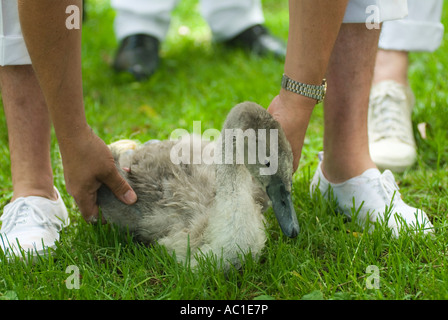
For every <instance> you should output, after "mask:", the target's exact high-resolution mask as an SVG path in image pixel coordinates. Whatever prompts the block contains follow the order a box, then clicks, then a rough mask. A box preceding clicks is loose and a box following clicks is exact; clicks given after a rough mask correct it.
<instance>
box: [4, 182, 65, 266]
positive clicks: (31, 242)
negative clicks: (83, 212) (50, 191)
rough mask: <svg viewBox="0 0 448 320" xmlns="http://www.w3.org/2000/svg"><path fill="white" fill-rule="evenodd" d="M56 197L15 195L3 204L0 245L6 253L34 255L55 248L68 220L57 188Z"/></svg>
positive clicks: (8, 254) (19, 255) (11, 254)
mask: <svg viewBox="0 0 448 320" xmlns="http://www.w3.org/2000/svg"><path fill="white" fill-rule="evenodd" d="M55 190H56V193H57V195H58V199H57V200H55V201H52V200H49V199H47V198H43V197H37V196H29V197H21V198H17V199H16V200H15V201H14V202H12V203H9V204H7V205H6V206H5V207H4V210H3V215H2V216H1V217H0V220H1V221H2V227H1V229H0V249H1V250H3V252H4V253H5V255H6V256H7V257H11V256H13V255H15V256H18V257H22V250H23V252H25V256H26V255H31V256H37V255H42V254H45V253H46V252H47V251H48V248H53V249H54V248H55V243H56V242H57V241H58V240H59V232H60V231H61V230H62V228H63V227H66V226H68V224H69V223H70V220H69V217H68V212H67V208H66V207H65V204H64V202H63V201H62V198H61V195H60V194H59V191H58V190H57V189H56V188H55Z"/></svg>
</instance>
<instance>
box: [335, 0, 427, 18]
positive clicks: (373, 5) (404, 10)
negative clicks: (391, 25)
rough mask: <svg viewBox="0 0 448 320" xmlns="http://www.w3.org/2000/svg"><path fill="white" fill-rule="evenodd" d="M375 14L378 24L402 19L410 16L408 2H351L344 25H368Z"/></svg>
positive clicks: (361, 0) (390, 0)
mask: <svg viewBox="0 0 448 320" xmlns="http://www.w3.org/2000/svg"><path fill="white" fill-rule="evenodd" d="M422 2H423V1H422ZM373 12H377V13H378V16H376V18H378V21H374V22H378V23H380V22H383V21H388V20H395V19H402V18H404V17H406V15H407V14H408V6H407V0H350V1H349V2H348V5H347V10H346V12H345V16H344V23H366V22H367V21H368V20H369V16H371V15H372V13H373Z"/></svg>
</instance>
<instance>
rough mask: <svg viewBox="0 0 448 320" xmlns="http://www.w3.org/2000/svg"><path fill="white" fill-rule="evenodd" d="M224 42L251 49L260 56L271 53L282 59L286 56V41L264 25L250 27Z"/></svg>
mask: <svg viewBox="0 0 448 320" xmlns="http://www.w3.org/2000/svg"><path fill="white" fill-rule="evenodd" d="M224 43H225V44H226V45H229V46H232V47H240V48H243V49H246V50H249V51H250V52H252V53H255V54H257V55H260V56H261V55H268V54H271V55H274V56H275V57H277V58H280V59H284V58H285V56H286V43H285V42H284V41H282V40H281V39H279V38H276V37H274V36H272V35H271V34H270V33H269V31H268V29H267V28H266V27H265V26H262V25H255V26H253V27H250V28H249V29H246V30H244V31H243V32H241V33H240V34H238V35H236V36H235V37H233V38H232V39H230V40H227V41H225V42H224Z"/></svg>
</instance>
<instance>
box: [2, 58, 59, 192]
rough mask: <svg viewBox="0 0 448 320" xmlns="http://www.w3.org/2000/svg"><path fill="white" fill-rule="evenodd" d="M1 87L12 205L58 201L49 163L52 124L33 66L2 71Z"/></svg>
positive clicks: (5, 68) (10, 67)
mask: <svg viewBox="0 0 448 320" xmlns="http://www.w3.org/2000/svg"><path fill="white" fill-rule="evenodd" d="M0 86H1V89H2V98H3V105H4V110H5V115H6V121H7V125H8V136H9V148H10V153H11V175H12V183H13V198H12V201H13V200H15V199H17V198H19V197H24V196H41V197H45V198H48V199H51V200H56V198H57V195H56V193H55V191H54V188H53V172H52V168H51V161H50V128H51V123H50V119H49V115H48V110H47V107H46V104H45V100H44V97H43V95H42V92H41V90H40V87H39V84H38V82H37V79H36V77H35V75H34V71H33V69H32V67H31V65H24V66H7V67H1V68H0ZM18 88H20V90H18Z"/></svg>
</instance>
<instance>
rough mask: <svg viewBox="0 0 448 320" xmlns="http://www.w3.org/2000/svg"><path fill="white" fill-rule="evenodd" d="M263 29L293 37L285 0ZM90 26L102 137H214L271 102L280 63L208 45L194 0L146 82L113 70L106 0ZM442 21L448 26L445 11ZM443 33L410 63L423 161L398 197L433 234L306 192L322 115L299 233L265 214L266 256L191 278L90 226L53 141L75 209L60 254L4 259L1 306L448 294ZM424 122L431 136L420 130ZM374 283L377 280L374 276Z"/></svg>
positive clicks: (300, 204)
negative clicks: (236, 112) (371, 218)
mask: <svg viewBox="0 0 448 320" xmlns="http://www.w3.org/2000/svg"><path fill="white" fill-rule="evenodd" d="M263 5H264V11H265V17H266V25H267V26H268V27H269V28H270V29H271V31H272V33H274V34H275V35H277V36H279V37H282V38H284V39H286V37H287V33H288V22H287V21H288V13H287V1H286V0H282V1H276V0H265V1H263ZM87 12H88V15H87V20H86V21H85V24H84V31H83V76H84V92H85V104H86V113H87V117H88V122H89V124H90V125H91V126H92V128H93V129H94V131H95V132H96V133H97V134H98V135H99V136H100V137H101V138H103V139H104V141H106V143H110V142H113V141H115V140H117V139H121V138H132V139H137V140H140V141H142V142H144V141H146V140H149V139H167V138H169V135H170V133H171V132H172V131H173V130H174V129H176V128H184V129H187V130H188V131H192V126H193V121H201V126H202V130H203V131H204V130H206V129H209V128H217V129H220V128H221V125H222V122H223V120H224V118H225V116H226V114H227V112H228V111H229V109H230V108H231V107H232V106H234V105H235V104H237V103H239V102H242V101H245V100H251V101H255V102H257V103H259V104H261V105H262V106H264V107H267V106H268V105H269V103H270V101H271V99H272V98H273V97H274V96H275V95H276V94H277V93H278V91H279V84H280V78H281V75H282V72H283V64H282V62H281V61H277V60H274V59H272V58H270V57H267V58H258V57H254V56H251V55H249V54H246V53H245V52H242V51H240V50H230V49H228V48H225V47H224V46H222V45H219V44H216V43H213V41H212V36H211V33H210V30H209V29H208V26H207V25H206V23H205V22H204V20H203V19H202V18H201V16H200V14H199V9H198V3H197V1H193V0H184V1H181V2H180V5H179V6H178V7H177V8H176V10H175V12H174V14H173V19H172V24H171V28H170V32H169V35H168V38H167V41H166V42H164V43H163V45H162V51H161V54H162V63H161V66H160V69H159V71H158V72H157V73H156V74H155V75H154V76H153V77H152V78H151V79H150V80H149V81H147V82H142V83H139V82H135V81H133V79H132V77H130V76H128V75H117V74H115V73H114V72H113V70H112V69H111V67H110V64H111V62H112V60H113V56H114V52H115V48H116V45H117V43H116V40H115V37H114V32H113V19H114V11H113V10H112V9H111V8H110V6H109V2H108V1H104V0H88V7H87ZM443 23H444V24H445V26H446V27H448V8H445V10H444V17H443ZM447 40H448V33H447V34H446V35H445V41H444V43H443V45H442V47H441V48H440V49H439V50H438V51H437V52H435V53H433V54H430V53H415V54H412V55H411V66H410V79H411V85H412V88H413V90H414V92H415V94H416V96H417V105H416V108H415V111H414V113H413V122H414V129H415V135H416V139H417V143H418V163H417V164H416V165H415V166H414V167H412V168H411V169H409V170H407V171H406V172H404V173H402V174H395V177H396V179H397V182H398V184H399V186H400V188H401V192H402V194H403V198H404V200H405V201H406V202H407V203H409V204H411V205H414V206H421V207H423V208H424V209H425V211H426V212H427V214H428V216H429V217H430V219H431V221H432V222H433V224H434V226H435V228H436V233H435V235H434V237H423V236H411V235H403V236H402V237H400V238H399V239H394V238H392V237H391V234H390V232H389V231H387V230H385V229H383V228H378V229H376V230H375V231H374V232H373V233H372V234H368V233H364V232H362V230H361V229H360V228H359V227H358V226H356V225H355V224H353V223H352V222H349V221H347V220H346V219H344V217H342V216H341V215H338V214H337V213H335V205H334V204H331V203H330V204H328V203H326V202H325V201H323V200H322V199H321V198H319V197H318V196H317V197H314V198H311V197H310V196H309V191H308V190H309V181H310V177H311V175H312V174H313V173H314V170H315V168H316V165H317V152H318V151H320V150H321V148H322V133H323V126H322V124H323V119H322V116H323V114H322V107H321V106H317V107H316V108H315V111H314V113H313V117H312V119H311V123H310V126H309V129H308V132H307V138H306V144H305V147H304V151H303V156H302V160H301V164H300V167H299V170H298V171H297V172H296V174H295V176H294V185H293V189H294V193H293V200H294V203H295V208H296V212H297V215H298V219H299V223H300V225H301V233H300V234H299V236H298V237H297V238H295V239H287V238H285V237H284V236H283V235H282V234H281V231H280V229H279V226H278V225H277V224H276V223H275V218H274V215H273V213H272V211H269V212H268V213H267V219H268V222H269V227H268V230H267V231H268V241H267V243H266V248H265V250H264V251H263V254H262V257H261V260H260V261H252V260H250V259H249V261H248V262H247V263H246V264H245V265H244V266H243V268H242V269H241V270H230V272H229V273H228V274H223V273H222V272H220V271H219V270H218V269H217V268H216V264H214V263H213V262H212V261H202V262H201V263H200V265H199V269H198V271H197V272H193V271H191V269H189V268H188V266H185V265H181V264H178V263H176V262H175V260H174V258H173V257H172V255H171V254H170V253H169V252H166V250H164V248H163V247H161V246H157V245H156V246H154V247H151V248H146V247H143V246H141V245H139V244H137V243H134V242H133V241H132V239H131V237H130V236H129V235H126V234H122V233H120V232H118V231H117V230H116V229H115V228H113V227H111V226H110V225H88V224H86V223H85V222H84V220H83V219H82V217H81V215H80V213H79V211H78V209H77V207H76V205H75V204H74V201H73V199H72V198H71V197H70V196H69V195H68V194H67V192H66V191H65V186H64V179H63V171H62V166H61V160H60V155H59V153H58V148H57V143H56V141H55V140H53V143H52V145H53V148H52V150H53V151H52V161H53V167H54V174H55V185H56V186H57V187H58V188H59V190H61V191H62V196H63V198H64V200H65V203H66V205H67V207H68V209H69V213H70V219H71V224H70V226H69V227H68V228H66V229H64V231H63V233H62V235H61V241H60V243H59V245H58V248H57V250H56V255H55V256H54V257H47V258H42V259H40V260H39V261H38V262H37V263H34V264H24V263H22V262H20V261H16V262H11V263H7V262H5V260H4V259H2V261H1V262H0V299H21V300H28V299H63V300H67V299H70V300H81V299H210V300H214V299H238V300H239V299H244V300H251V299H277V300H292V299H349V300H367V299H379V300H381V299H385V300H395V299H399V300H402V299H411V300H412V299H431V300H432V299H448V272H447V267H446V265H447V262H448V261H447V259H448V248H447V243H448V233H447V232H446V228H447V213H448V195H447V192H448V171H447V166H448V163H447V159H448V146H447V143H446V141H447V138H448V112H447V102H448V79H447V74H448V73H447V69H448V56H447V54H446V52H447V50H448V42H447ZM419 123H426V128H427V129H426V137H422V135H421V134H420V133H419V131H418V130H417V124H419ZM0 124H1V128H2V129H1V130H0V141H1V144H0V147H1V150H0V164H1V167H0V210H2V208H3V207H4V206H5V205H6V204H7V203H8V201H9V199H10V198H11V195H12V184H11V180H10V173H9V166H10V162H9V151H8V147H7V141H8V137H7V133H6V127H5V119H4V115H3V113H0ZM374 278H377V279H379V282H375V281H374Z"/></svg>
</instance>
